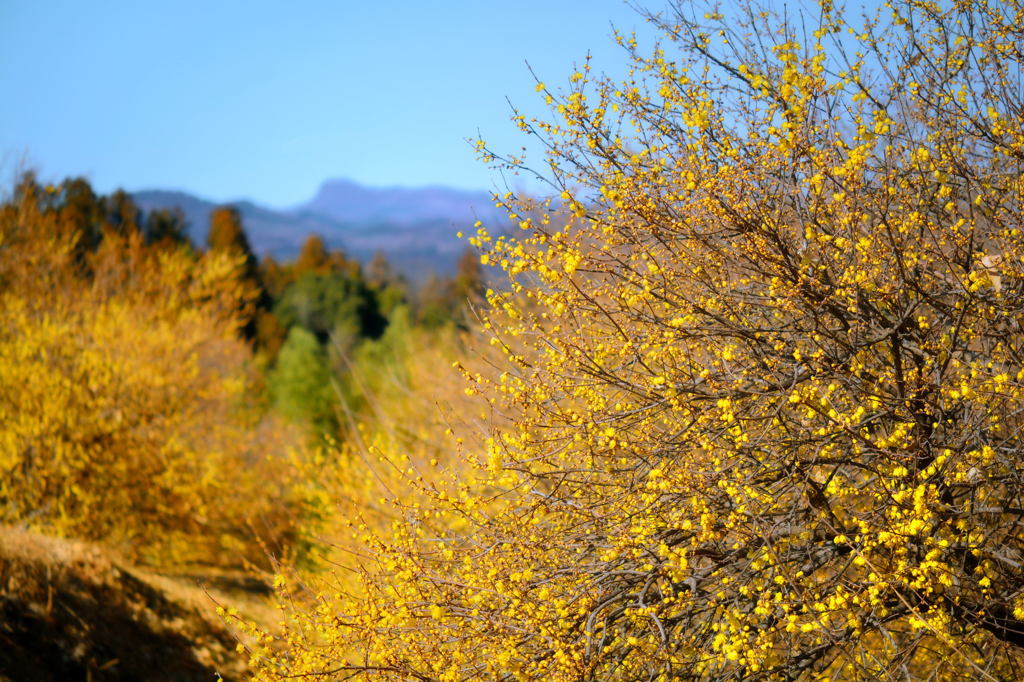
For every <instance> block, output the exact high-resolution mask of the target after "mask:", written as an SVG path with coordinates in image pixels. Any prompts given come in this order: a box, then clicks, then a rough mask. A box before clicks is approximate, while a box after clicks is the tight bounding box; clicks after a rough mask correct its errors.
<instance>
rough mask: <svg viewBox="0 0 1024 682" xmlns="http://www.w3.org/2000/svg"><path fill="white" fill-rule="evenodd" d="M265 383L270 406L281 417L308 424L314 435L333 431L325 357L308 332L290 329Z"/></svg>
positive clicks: (333, 404) (332, 398)
mask: <svg viewBox="0 0 1024 682" xmlns="http://www.w3.org/2000/svg"><path fill="white" fill-rule="evenodd" d="M267 382H268V386H269V389H270V398H271V400H272V401H273V405H274V407H275V409H277V411H278V412H280V413H281V414H282V415H284V416H286V417H288V418H291V419H294V420H297V421H300V422H309V423H310V424H312V425H313V426H314V427H315V429H316V430H317V431H318V432H333V431H334V430H335V428H336V425H337V400H336V398H335V395H334V389H333V386H332V385H331V371H330V368H329V367H328V365H327V354H326V353H325V352H324V349H323V347H322V346H321V345H320V343H319V342H318V341H317V339H316V337H315V336H313V335H312V334H311V333H310V332H308V331H306V330H305V329H304V328H302V327H298V326H295V327H292V328H291V331H289V332H288V339H287V340H286V341H285V342H284V346H282V347H281V352H280V354H279V355H278V358H277V364H275V365H274V368H273V369H272V370H271V371H270V373H269V376H268V377H267Z"/></svg>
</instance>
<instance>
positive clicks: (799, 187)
mask: <svg viewBox="0 0 1024 682" xmlns="http://www.w3.org/2000/svg"><path fill="white" fill-rule="evenodd" d="M791 9H792V8H791ZM650 19H651V20H652V21H653V22H655V23H656V24H657V25H658V26H659V27H660V28H661V29H662V31H663V34H664V42H663V43H662V44H661V45H659V46H656V47H655V48H653V49H652V50H651V51H650V52H644V51H643V49H642V48H641V47H640V46H639V45H638V44H637V42H636V41H635V39H633V38H631V37H628V36H622V37H621V38H620V40H621V42H622V44H623V47H624V49H625V50H626V52H627V54H628V55H629V58H630V66H631V71H630V74H631V75H630V76H629V77H628V78H627V79H626V80H625V81H624V82H614V81H612V80H610V79H606V78H603V77H599V76H596V75H594V74H592V73H591V71H590V68H589V65H588V64H586V65H584V66H583V67H582V68H581V69H580V71H578V72H577V73H575V74H574V75H573V76H572V77H571V78H570V80H569V83H568V85H567V89H566V90H565V91H559V90H556V89H552V88H549V87H548V86H544V85H543V84H541V85H540V86H539V91H540V92H541V94H542V96H543V97H545V98H547V99H548V101H549V103H550V104H551V107H552V116H551V119H550V120H547V121H532V122H527V121H525V120H522V119H518V120H520V122H521V124H522V126H523V128H524V130H525V131H527V132H528V133H530V134H534V135H537V136H539V137H540V138H541V139H542V141H543V142H544V143H545V144H546V148H547V149H548V153H549V159H548V161H549V164H550V171H551V172H550V180H551V182H552V183H553V184H554V185H555V186H556V187H557V188H558V191H559V192H560V196H559V197H557V198H555V199H554V200H553V201H552V202H549V203H548V204H547V206H546V209H547V210H545V207H544V206H540V207H538V206H535V205H530V204H529V202H526V201H524V200H520V199H519V198H517V197H515V196H512V195H508V196H506V197H504V198H502V199H501V202H502V203H503V204H504V205H505V206H506V207H507V208H508V209H509V211H510V213H511V215H512V217H513V218H514V219H516V220H518V221H520V222H521V224H520V227H522V228H523V230H522V233H521V235H520V236H518V237H515V238H492V237H491V236H490V235H489V234H488V233H487V231H486V230H485V229H481V230H480V231H479V232H478V234H477V236H476V237H475V238H474V241H475V243H476V244H477V245H478V246H479V247H480V248H481V249H483V251H484V258H485V259H486V262H489V263H496V264H500V265H502V266H503V267H504V268H505V270H506V271H507V272H508V273H509V275H510V280H511V285H510V288H509V289H507V290H505V291H502V292H498V293H493V292H492V293H491V295H490V296H489V301H490V312H489V313H488V315H487V319H486V324H485V326H486V327H487V328H488V330H489V332H490V333H491V334H492V335H493V338H494V343H495V346H496V347H498V348H501V349H503V350H504V351H505V355H506V360H505V362H504V363H500V364H497V366H496V367H495V368H494V369H493V370H491V371H489V372H482V373H480V374H477V373H475V372H469V373H468V374H469V378H470V383H469V385H468V391H469V392H470V393H480V394H481V398H480V404H481V405H482V406H484V407H485V408H486V409H487V410H489V411H490V412H491V413H492V414H493V415H495V418H494V419H493V421H492V422H491V425H490V427H489V434H488V438H487V439H486V440H484V441H483V442H481V443H479V444H478V445H473V446H471V447H467V448H466V449H465V451H464V452H463V453H462V455H461V457H462V465H461V466H462V467H463V469H461V470H460V473H459V476H457V477H453V478H446V477H444V476H437V477H433V478H430V479H427V478H417V477H416V476H415V475H410V476H407V477H406V481H407V483H408V484H409V485H413V486H414V487H416V488H417V490H418V491H419V493H420V495H421V497H414V498H409V499H410V500H411V501H410V502H408V503H403V498H402V496H400V495H394V496H391V497H392V504H393V505H394V507H395V508H396V509H398V510H401V513H397V512H396V513H395V514H394V519H393V522H392V523H391V526H390V528H389V529H388V533H387V534H382V533H374V534H363V535H362V536H361V537H362V538H363V541H362V548H361V551H362V552H363V556H364V559H365V560H364V561H363V562H362V563H361V565H360V569H359V570H360V579H359V581H358V586H357V588H352V587H347V588H346V589H345V590H344V591H341V590H338V591H336V592H334V593H331V592H329V590H327V589H324V590H321V591H319V592H318V593H317V594H316V597H317V598H318V599H317V600H316V603H317V606H316V607H315V608H311V609H309V610H308V611H307V610H304V609H305V606H304V604H306V603H307V602H301V601H298V602H288V601H287V600H283V601H282V608H283V610H284V611H285V613H286V615H288V616H289V617H290V618H292V621H291V622H292V623H293V627H291V629H290V630H289V632H288V635H287V636H286V641H285V646H284V648H283V650H280V651H275V650H274V649H273V648H271V647H269V646H268V647H266V648H261V649H259V650H257V651H255V652H254V656H253V664H254V666H255V668H256V670H257V674H258V677H260V678H262V679H276V678H283V677H292V676H300V675H301V676H303V677H305V678H311V679H347V677H348V676H351V675H353V674H357V673H362V674H364V675H366V676H367V677H369V678H371V679H393V680H409V679H416V680H469V679H499V680H566V681H568V680H669V679H711V680H727V679H730V680H731V679H778V680H784V679H851V680H877V679H894V678H901V679H974V678H976V679H1015V678H1017V677H1018V676H1019V674H1020V673H1019V671H1020V669H1021V666H1022V665H1024V655H1022V647H1024V570H1022V564H1024V504H1022V502H1021V499H1022V496H1024V480H1022V472H1024V446H1022V444H1021V441H1020V433H1021V429H1022V426H1024V424H1022V420H1021V414H1022V413H1024V412H1022V409H1024V356H1022V346H1024V328H1022V327H1021V319H1024V232H1022V220H1021V218H1022V210H1021V202H1022V199H1024V181H1022V177H1021V172H1020V164H1021V161H1022V160H1024V93H1022V92H1021V90H1020V75H1021V73H1020V70H1021V69H1020V67H1021V59H1022V53H1021V50H1020V45H1022V44H1024V35H1022V32H1024V5H1022V4H1021V3H1020V2H1018V1H1017V0H1007V1H1006V2H1001V3H991V2H986V1H985V0H954V1H952V2H943V3H936V2H928V1H917V0H914V1H909V0H908V1H905V2H902V1H893V2H890V3H887V4H886V5H885V6H884V7H882V8H879V9H878V10H877V12H875V14H874V16H869V17H868V18H867V20H866V21H865V22H861V21H860V20H859V19H858V18H857V17H854V16H853V15H845V14H844V13H843V12H842V11H840V10H839V9H837V8H836V7H834V6H833V4H832V3H831V2H821V4H820V6H819V7H818V8H817V10H816V11H813V12H804V13H803V14H799V13H794V12H792V11H790V13H788V14H787V13H782V12H781V10H780V13H773V12H770V11H766V12H762V11H760V10H759V9H758V7H757V6H755V5H753V4H746V5H743V6H740V7H730V8H727V9H723V10H721V11H719V10H715V9H714V8H712V7H708V8H707V11H706V13H703V12H702V11H701V10H699V9H695V5H693V4H690V3H687V4H685V5H683V4H682V3H680V4H679V5H674V6H673V8H672V9H671V11H669V12H667V13H666V14H664V15H660V16H651V17H650ZM480 149H481V151H482V153H483V154H484V156H485V158H487V159H488V160H491V161H495V162H497V163H499V164H505V165H507V166H509V167H510V168H511V169H513V170H519V171H523V172H525V170H526V169H525V167H524V166H523V163H522V162H521V161H520V160H516V159H503V158H501V157H499V156H497V155H496V154H494V153H492V152H491V151H490V150H488V148H487V146H486V145H485V144H484V143H482V142H481V143H480ZM392 454H393V455H398V454H399V453H397V452H395V453H392ZM414 473H415V472H414ZM382 497H384V498H388V497H389V495H388V493H386V492H385V493H382ZM428 498H429V503H426V502H423V501H422V500H426V499H428ZM353 551H355V550H353ZM282 585H283V587H282V595H287V594H290V593H289V592H288V581H287V580H285V579H282ZM267 641H268V642H269V640H267Z"/></svg>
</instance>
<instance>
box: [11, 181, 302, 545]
mask: <svg viewBox="0 0 1024 682" xmlns="http://www.w3.org/2000/svg"><path fill="white" fill-rule="evenodd" d="M33 192H34V190H30V191H23V192H22V193H20V194H19V196H17V197H16V198H15V199H13V200H12V201H10V202H8V203H7V204H6V205H5V206H4V209H3V212H2V213H0V521H3V522H8V523H11V522H18V523H25V524H28V525H29V526H32V527H36V528H40V529H43V530H45V531H47V532H51V533H56V534H59V535H66V536H74V537H81V538H87V539H101V540H104V541H107V542H109V543H110V544H113V545H115V546H119V547H121V548H122V549H124V550H125V551H126V552H128V553H131V554H134V555H137V556H140V557H142V558H145V559H147V560H148V561H151V562H154V563H164V564H167V563H172V562H177V561H184V560H202V561H204V562H211V561H212V562H215V563H238V562H239V561H240V560H241V559H243V558H248V559H249V560H257V561H260V562H261V563H264V564H265V563H266V562H265V560H264V554H265V548H264V547H263V546H261V544H260V543H259V542H258V541H257V538H256V535H255V532H257V529H258V532H259V533H261V534H263V535H264V536H265V539H266V540H267V541H268V542H269V543H270V544H271V545H272V546H274V547H275V548H277V549H279V548H280V543H281V542H282V541H284V540H285V539H286V537H287V536H288V535H289V534H290V533H291V530H290V524H291V523H292V522H291V520H290V519H289V517H290V515H291V512H290V510H289V508H288V505H289V502H288V495H289V493H288V490H287V485H288V476H287V475H286V466H285V463H284V460H283V459H281V458H274V459H272V458H270V457H269V456H268V453H270V452H273V451H274V450H275V449H278V448H280V449H282V450H283V448H284V447H285V446H286V445H287V442H288V439H287V437H286V435H285V434H284V433H283V432H281V431H280V429H278V428H276V427H273V426H272V425H270V424H269V423H265V424H264V425H263V426H261V427H258V428H257V425H256V423H255V419H254V418H253V417H252V416H251V414H249V413H251V410H249V409H248V408H247V407H246V398H245V393H246V390H247V388H249V387H250V385H251V379H250V377H249V376H248V370H247V369H246V364H247V359H248V357H249V351H248V349H247V348H246V347H245V346H244V344H243V343H242V342H241V341H239V340H238V338H237V330H238V319H239V318H238V315H239V313H238V310H239V305H238V302H239V301H240V300H245V299H246V296H247V294H246V292H245V291H244V290H243V289H242V288H241V286H240V285H239V283H238V282H239V277H238V275H239V272H240V267H241V264H240V262H238V259H236V258H233V257H231V256H226V255H224V254H208V255H204V256H202V257H199V258H197V257H195V256H193V255H191V254H190V253H188V252H187V251H185V250H182V249H166V248H156V247H148V246H145V245H144V244H143V243H142V238H141V236H140V235H139V234H138V233H135V234H131V235H127V236H121V235H117V234H113V233H111V234H107V235H106V236H105V237H104V239H103V241H102V243H101V244H100V245H99V247H98V248H96V249H94V250H89V251H85V252H83V251H82V250H81V249H80V248H79V246H80V245H79V243H78V241H77V238H76V235H75V234H74V233H73V232H69V231H68V230H65V229H62V226H61V225H60V223H59V220H58V212H57V211H53V210H47V209H45V207H43V206H41V200H40V199H41V197H40V196H37V195H36V194H34V193H33ZM269 491H273V492H274V493H276V495H275V494H269V495H268V492H269ZM275 498H276V499H275Z"/></svg>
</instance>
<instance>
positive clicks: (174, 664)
mask: <svg viewBox="0 0 1024 682" xmlns="http://www.w3.org/2000/svg"><path fill="white" fill-rule="evenodd" d="M236 644H237V642H236V640H235V638H234V637H233V636H232V634H231V633H230V632H228V630H227V629H226V628H225V627H224V626H223V625H222V624H221V623H220V622H219V621H218V620H217V618H216V616H215V614H214V604H213V602H212V601H211V600H210V599H209V597H207V596H206V595H205V594H204V593H203V592H202V590H201V589H199V588H197V587H195V586H194V583H190V582H188V581H176V580H174V579H169V578H164V577H161V576H157V575H155V574H152V573H148V572H146V571H144V570H141V569H137V568H133V567H129V566H127V565H126V564H125V563H124V562H122V561H119V560H118V559H116V558H114V557H112V556H111V555H110V554H109V553H107V552H105V551H104V550H102V549H100V548H98V547H96V546H93V545H89V544H87V543H81V542H75V541H69V540H59V539H55V538H50V537H46V536H43V535H39V534H36V533H30V532H26V531H21V530H12V529H7V528H2V527H0V680H11V681H12V682H22V681H23V680H32V681H34V680H40V681H46V680H54V681H57V680H61V681H64V680H67V681H74V680H97V681H98V680H134V681H139V680H173V681H175V682H177V681H178V680H182V681H190V680H204V681H206V682H209V681H211V680H216V679H217V675H218V674H220V675H222V676H223V677H224V678H225V679H229V680H234V679H239V678H241V677H243V676H244V662H243V660H242V658H243V657H242V656H240V655H238V654H237V653H236V651H235V646H236Z"/></svg>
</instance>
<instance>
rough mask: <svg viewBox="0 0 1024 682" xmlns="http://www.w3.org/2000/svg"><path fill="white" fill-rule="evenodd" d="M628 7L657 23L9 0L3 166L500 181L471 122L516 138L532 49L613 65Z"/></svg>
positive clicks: (513, 13) (582, 14)
mask: <svg viewBox="0 0 1024 682" xmlns="http://www.w3.org/2000/svg"><path fill="white" fill-rule="evenodd" d="M648 6H650V7H652V8H656V5H655V3H648ZM612 24H614V25H615V27H616V28H618V29H619V30H621V31H624V32H628V31H631V30H636V31H637V32H638V33H639V34H641V35H648V34H649V30H650V29H649V28H648V27H647V26H646V24H645V22H644V21H643V19H642V18H641V17H640V16H638V15H637V14H636V13H635V12H633V10H632V9H630V7H629V6H627V5H626V4H625V3H624V2H622V1H621V0H517V1H516V2H506V3H492V2H486V1H480V0H477V1H472V0H440V1H435V2H424V1H421V0H405V1H401V2H398V1H394V0H392V1H390V2H388V1H386V0H378V1H377V2H373V1H366V0H363V1H361V2H356V1H355V0H335V1H333V2H331V1H328V0H318V1H313V0H305V1H303V0H292V1H290V2H283V1H282V0H274V1H273V2H263V1H261V0H243V1H235V0H231V1H219V0H175V1H167V0H164V1H162V2H156V1H154V0H124V1H101V0H95V1H94V2H83V1H80V0H60V1H55V0H50V1H47V2H39V1H38V0H0V92H2V93H3V101H4V104H3V105H2V106H0V180H2V182H3V183H4V185H5V188H6V187H9V186H10V182H11V178H12V176H13V175H14V174H15V173H16V172H17V171H18V170H19V169H20V168H23V167H24V166H25V165H26V164H27V165H28V166H29V167H33V168H36V169H37V170H38V171H39V172H40V175H41V177H42V178H43V179H46V180H56V179H60V178H62V177H64V176H67V175H84V176H86V177H87V178H89V179H90V180H91V181H92V182H93V184H94V186H95V187H96V188H97V189H98V190H100V191H103V192H107V191H110V190H112V189H114V188H116V187H124V188H126V189H129V190H137V189H144V188H166V189H183V190H186V191H190V192H193V193H196V194H198V195H200V196H203V197H207V198H211V199H215V200H230V199H237V198H243V197H248V198H252V199H255V200H257V201H261V202H263V203H266V204H268V205H271V206H287V205H292V204H296V203H299V202H301V201H303V200H305V199H307V198H309V197H310V196H311V195H312V194H313V193H314V191H315V190H316V188H317V186H318V185H319V184H320V182H321V181H323V180H324V179H326V178H331V177H343V178H350V179H353V180H356V181H358V182H361V183H365V184H369V185H375V186H388V185H406V186H417V185H426V184H442V185H449V186H453V187H460V188H467V189H472V188H479V189H488V188H490V187H491V186H492V185H493V184H494V182H495V180H496V178H495V174H494V172H492V171H489V170H488V169H487V168H486V166H485V165H484V164H482V163H481V162H479V161H478V160H476V158H475V156H474V153H473V150H472V148H471V146H470V145H469V144H468V143H466V142H465V139H466V138H467V137H472V136H475V135H476V134H477V131H478V130H479V131H480V132H481V134H482V135H483V136H484V138H485V139H486V140H487V141H488V142H489V143H490V144H492V145H493V147H494V148H495V149H496V150H508V151H515V150H517V149H518V148H519V147H520V146H521V144H522V142H523V138H522V137H521V135H520V133H518V131H516V130H515V129H514V127H513V126H512V124H511V123H510V122H509V120H508V118H509V108H508V104H507V102H506V100H505V98H506V97H508V98H510V99H511V100H512V101H513V102H515V103H516V104H517V105H520V106H523V107H524V109H526V110H527V111H531V112H535V113H539V112H540V111H541V109H540V107H539V104H540V103H539V101H538V97H539V96H538V95H537V94H536V93H535V92H534V87H533V86H534V80H533V77H532V76H531V75H530V73H529V71H528V69H527V67H526V62H529V63H530V65H531V66H533V68H534V70H535V71H536V72H537V74H538V76H540V77H541V79H542V80H544V81H545V82H546V83H548V84H549V85H557V84H561V83H565V82H566V80H567V78H568V76H569V75H570V74H571V73H572V70H573V64H574V63H576V62H581V61H582V60H583V58H584V57H585V55H586V54H587V52H588V51H590V52H592V53H593V55H594V65H595V68H597V69H599V70H615V69H616V68H617V67H621V64H622V63H623V61H624V59H623V55H622V52H621V50H620V48H619V47H618V46H616V45H615V44H614V42H613V41H612V39H611V25H612Z"/></svg>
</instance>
